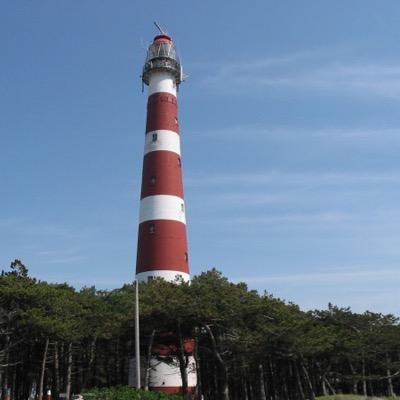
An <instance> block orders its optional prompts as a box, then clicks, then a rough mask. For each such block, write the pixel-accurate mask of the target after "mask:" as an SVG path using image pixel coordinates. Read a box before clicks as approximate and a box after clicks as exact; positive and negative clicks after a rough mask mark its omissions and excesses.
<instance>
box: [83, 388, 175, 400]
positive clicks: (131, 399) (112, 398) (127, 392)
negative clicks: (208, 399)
mask: <svg viewBox="0 0 400 400" xmlns="http://www.w3.org/2000/svg"><path fill="white" fill-rule="evenodd" d="M82 394H83V398H84V400H182V396H174V395H168V394H165V393H156V392H145V391H143V390H136V389H133V388H131V387H128V386H116V387H110V388H94V389H91V390H89V391H86V392H83V393H82Z"/></svg>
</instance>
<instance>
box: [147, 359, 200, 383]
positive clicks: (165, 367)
mask: <svg viewBox="0 0 400 400" xmlns="http://www.w3.org/2000/svg"><path fill="white" fill-rule="evenodd" d="M164 360H168V361H172V362H169V363H167V362H165V361H164ZM150 367H151V369H150V379H149V386H150V387H163V386H166V387H181V386H182V378H181V372H180V370H179V361H178V357H176V356H174V357H159V358H156V357H154V358H152V359H151V360H150ZM187 374H188V386H189V387H194V386H196V385H197V374H196V362H195V360H194V357H193V356H189V363H188V367H187Z"/></svg>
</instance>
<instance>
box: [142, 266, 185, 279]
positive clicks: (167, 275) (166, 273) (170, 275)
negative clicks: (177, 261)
mask: <svg viewBox="0 0 400 400" xmlns="http://www.w3.org/2000/svg"><path fill="white" fill-rule="evenodd" d="M149 278H150V279H154V278H162V279H164V280H166V281H168V282H176V281H177V279H178V280H179V279H182V280H183V282H189V281H190V275H189V274H186V273H185V272H180V271H171V270H160V269H159V270H157V269H156V270H153V271H145V272H140V273H139V274H136V279H137V280H138V281H139V282H148V281H149Z"/></svg>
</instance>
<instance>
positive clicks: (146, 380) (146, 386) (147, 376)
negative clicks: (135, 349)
mask: <svg viewBox="0 0 400 400" xmlns="http://www.w3.org/2000/svg"><path fill="white" fill-rule="evenodd" d="M155 334H156V330H155V329H153V330H152V332H151V335H150V339H149V345H148V346H147V358H146V369H145V375H144V390H145V391H146V392H147V391H148V390H149V380H150V361H151V349H152V347H153V342H154V336H155Z"/></svg>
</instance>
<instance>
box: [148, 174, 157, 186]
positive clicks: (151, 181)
mask: <svg viewBox="0 0 400 400" xmlns="http://www.w3.org/2000/svg"><path fill="white" fill-rule="evenodd" d="M156 180H157V179H156V177H155V175H153V176H151V177H150V184H151V185H152V186H154V185H155V184H156Z"/></svg>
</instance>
